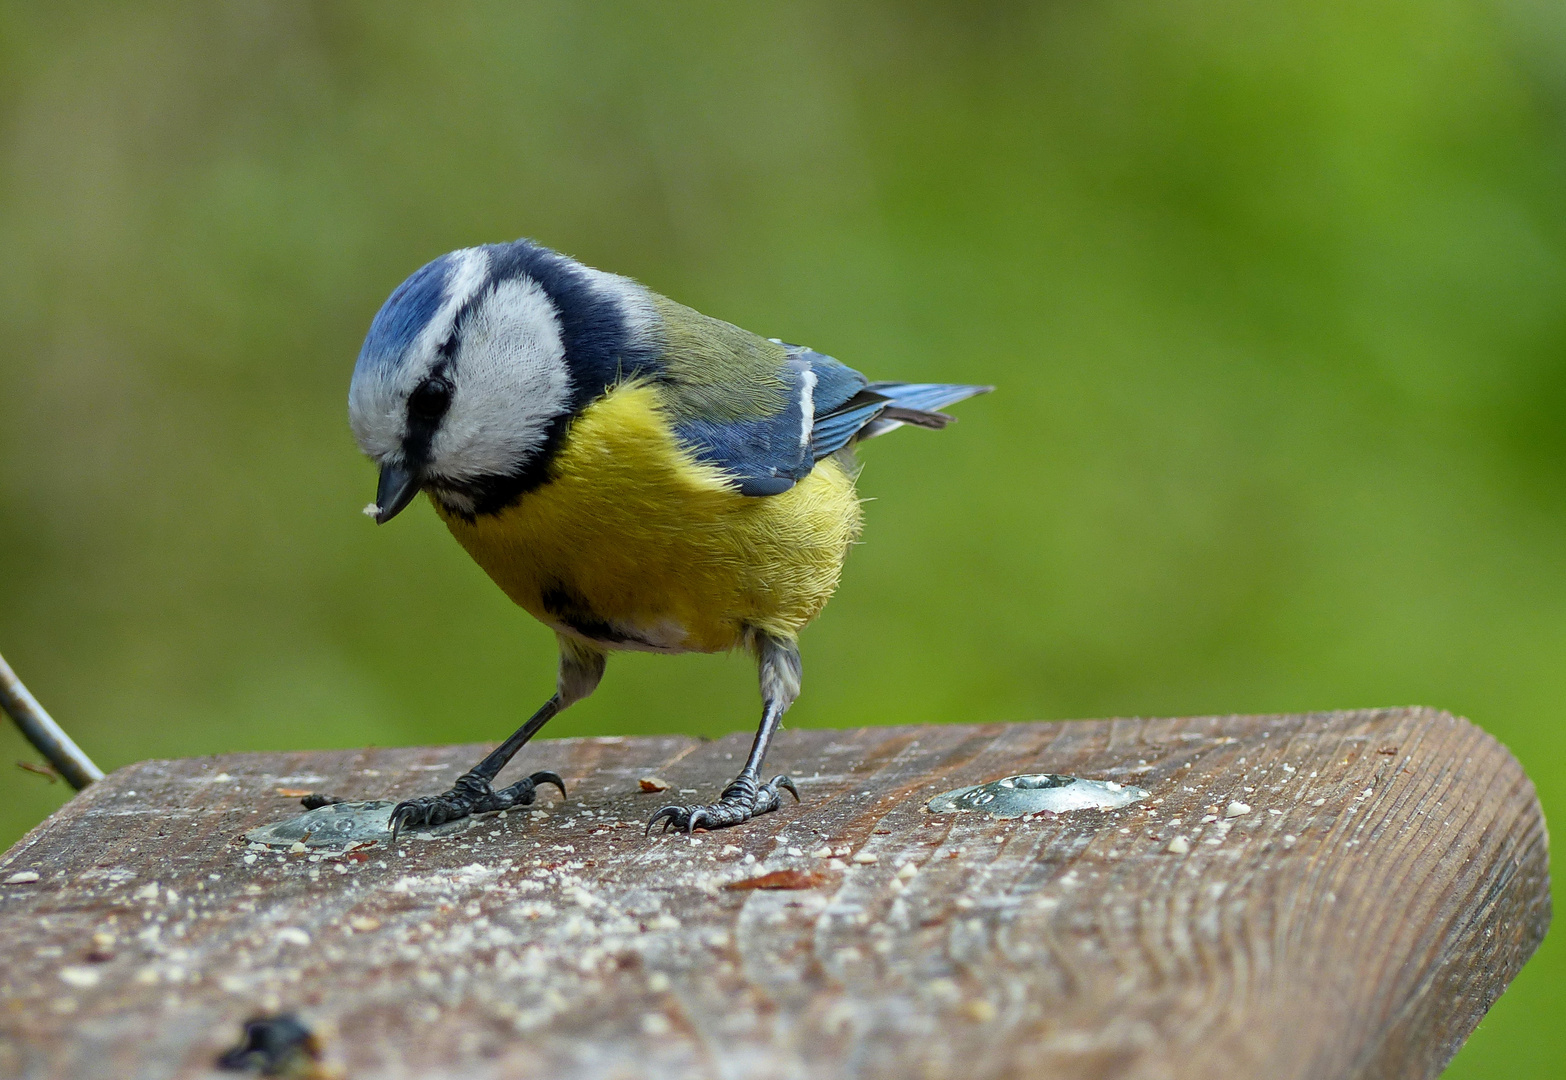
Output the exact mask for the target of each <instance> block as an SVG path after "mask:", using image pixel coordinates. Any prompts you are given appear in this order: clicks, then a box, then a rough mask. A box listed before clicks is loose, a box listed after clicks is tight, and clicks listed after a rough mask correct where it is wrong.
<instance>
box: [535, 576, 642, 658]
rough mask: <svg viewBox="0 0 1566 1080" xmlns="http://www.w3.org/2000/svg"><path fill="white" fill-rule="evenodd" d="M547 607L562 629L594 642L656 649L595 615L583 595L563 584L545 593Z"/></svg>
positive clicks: (553, 584)
mask: <svg viewBox="0 0 1566 1080" xmlns="http://www.w3.org/2000/svg"><path fill="white" fill-rule="evenodd" d="M540 599H542V600H543V603H544V610H545V611H547V612H549V614H550V615H551V616H553V617H554V619H555V621H556V622H558V623H559V624H560V625H561V626H564V627H566V628H568V629H570V630H574V631H575V632H576V633H578V634H581V635H582V636H583V637H585V638H588V639H589V640H592V641H602V642H604V643H606V644H610V645H626V644H634V645H646V646H648V647H652V644H653V643H652V642H650V641H646V640H644V639H642V638H639V637H636V636H635V635H634V634H627V633H626V632H625V631H623V630H619V629H616V628H615V627H614V626H612V625H610V623H609V622H608V620H606V619H605V618H604V617H603V616H601V615H599V614H598V613H597V612H595V611H594V610H593V609H592V607H591V606H590V605H589V604H588V602H587V601H586V600H585V599H583V598H582V596H581V594H579V593H577V592H576V591H575V590H574V589H572V588H570V587H569V586H567V585H566V584H565V583H564V582H561V581H552V582H550V583H549V585H548V586H546V587H545V588H544V590H543V593H542V595H541V597H540Z"/></svg>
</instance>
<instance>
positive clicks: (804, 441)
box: [799, 368, 816, 447]
mask: <svg viewBox="0 0 1566 1080" xmlns="http://www.w3.org/2000/svg"><path fill="white" fill-rule="evenodd" d="M799 413H800V417H799V429H800V430H799V445H800V446H805V447H808V446H809V445H810V430H811V429H812V428H814V427H815V426H816V373H815V372H814V371H811V370H810V369H809V368H806V369H805V370H803V371H801V372H800V373H799Z"/></svg>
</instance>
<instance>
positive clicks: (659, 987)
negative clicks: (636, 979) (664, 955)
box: [647, 971, 670, 994]
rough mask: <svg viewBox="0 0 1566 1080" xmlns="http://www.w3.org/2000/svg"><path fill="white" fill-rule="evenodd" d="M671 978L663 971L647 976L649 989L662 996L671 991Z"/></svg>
mask: <svg viewBox="0 0 1566 1080" xmlns="http://www.w3.org/2000/svg"><path fill="white" fill-rule="evenodd" d="M669 985H670V984H669V976H667V975H665V974H664V973H663V972H661V971H655V972H653V973H652V974H651V975H649V976H647V989H648V990H650V991H652V992H653V993H654V994H662V993H664V992H665V991H667V990H668V989H669Z"/></svg>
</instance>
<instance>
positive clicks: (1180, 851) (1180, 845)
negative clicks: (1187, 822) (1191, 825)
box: [1164, 836, 1191, 855]
mask: <svg viewBox="0 0 1566 1080" xmlns="http://www.w3.org/2000/svg"><path fill="white" fill-rule="evenodd" d="M1164 850H1165V851H1167V852H1169V854H1171V855H1189V854H1190V852H1191V841H1189V840H1187V839H1186V838H1185V837H1183V836H1176V837H1175V838H1174V839H1172V840H1170V841H1169V846H1168V847H1166V848H1165V849H1164Z"/></svg>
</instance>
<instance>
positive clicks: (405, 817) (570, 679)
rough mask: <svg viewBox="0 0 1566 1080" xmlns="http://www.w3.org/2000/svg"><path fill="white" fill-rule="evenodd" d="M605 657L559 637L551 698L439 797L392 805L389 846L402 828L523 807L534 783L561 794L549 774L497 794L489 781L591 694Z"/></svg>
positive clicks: (531, 796) (559, 784)
mask: <svg viewBox="0 0 1566 1080" xmlns="http://www.w3.org/2000/svg"><path fill="white" fill-rule="evenodd" d="M605 657H606V654H605V653H604V652H603V650H601V649H597V648H594V647H593V646H591V645H588V644H587V643H585V642H582V641H580V640H578V639H576V638H569V637H566V636H565V635H563V634H562V635H560V674H559V677H558V679H557V681H556V689H555V694H554V696H553V697H551V698H550V699H549V700H548V701H546V702H544V704H543V705H542V706H541V707H540V708H539V710H538V711H537V712H536V713H534V714H533V715H532V716H531V717H529V718H528V721H527V723H525V724H523V725H522V726H521V727H519V728H517V730H516V731H515V732H514V733H513V734H512V736H511V738H509V739H507V740H506V741H505V742H503V743H501V744H500V745H499V746H497V747H495V749H494V750H492V751H490V753H489V754H487V755H485V757H484V760H483V761H480V762H479V763H478V764H477V765H475V766H473V768H471V769H469V770H468V771H467V772H465V773H463V774H462V775H461V776H459V777H457V782H456V783H455V784H453V785H451V790H450V791H447V792H444V793H442V794H440V795H421V796H419V797H418V798H416V799H407V800H405V801H403V802H400V803H398V804H397V805H396V806H395V807H393V808H392V812H391V823H390V824H391V833H392V846H394V847H395V846H396V844H397V834H398V833H399V832H401V831H402V830H403V829H404V828H416V827H418V826H420V825H442V824H445V823H446V822H448V821H456V820H458V819H460V818H465V817H468V816H470V815H472V814H484V813H488V812H490V811H492V810H509V809H511V808H512V807H513V806H527V805H528V804H529V803H531V802H532V801H533V799H534V797H535V792H536V789H537V788H538V786H539V785H540V784H554V785H555V786H556V787H557V788H559V789H560V794H561V795H562V796H564V795H565V781H564V780H562V779H560V777H559V776H557V775H556V774H555V773H552V772H536V773H534V774H533V775H531V776H524V777H523V778H522V779H520V780H518V781H517V782H516V783H514V784H512V785H510V786H509V787H503V788H500V789H499V790H496V788H495V787H494V786H493V783H492V782H493V781H494V779H495V777H496V776H497V775H499V773H500V770H501V769H503V768H505V767H506V763H507V762H508V761H510V760H511V759H512V758H513V757H515V756H516V753H517V751H518V750H520V749H522V747H523V746H525V745H526V744H527V741H528V740H529V739H531V738H532V737H533V736H534V735H536V734H538V730H539V728H541V727H543V726H544V725H545V724H547V723H549V721H550V720H551V719H553V718H554V716H555V714H556V713H558V712H560V711H561V710H563V709H564V708H566V707H567V706H568V705H571V704H572V703H574V702H577V701H581V700H582V699H583V698H585V697H586V696H587V695H588V694H591V693H592V692H593V690H594V689H596V688H597V686H598V680H599V679H601V678H603V674H604V661H605Z"/></svg>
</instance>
